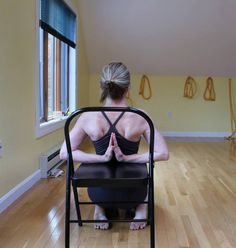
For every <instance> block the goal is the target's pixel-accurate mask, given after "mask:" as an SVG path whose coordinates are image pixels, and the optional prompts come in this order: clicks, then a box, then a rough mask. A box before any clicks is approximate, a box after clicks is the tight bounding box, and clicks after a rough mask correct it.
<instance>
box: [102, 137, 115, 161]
mask: <svg viewBox="0 0 236 248" xmlns="http://www.w3.org/2000/svg"><path fill="white" fill-rule="evenodd" d="M113 150H114V145H113V138H112V135H111V137H110V141H109V145H108V147H107V150H106V152H105V154H104V162H109V161H110V160H111V159H112V157H113Z"/></svg>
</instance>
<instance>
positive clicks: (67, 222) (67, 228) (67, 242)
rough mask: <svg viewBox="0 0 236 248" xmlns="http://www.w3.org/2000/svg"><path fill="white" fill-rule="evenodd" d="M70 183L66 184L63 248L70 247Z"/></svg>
mask: <svg viewBox="0 0 236 248" xmlns="http://www.w3.org/2000/svg"><path fill="white" fill-rule="evenodd" d="M70 190H71V189H70V181H68V180H67V182H66V206H65V208H66V209H65V248H69V247H70Z"/></svg>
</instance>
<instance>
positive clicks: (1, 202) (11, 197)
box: [0, 170, 41, 213]
mask: <svg viewBox="0 0 236 248" xmlns="http://www.w3.org/2000/svg"><path fill="white" fill-rule="evenodd" d="M40 177H41V174H40V170H37V171H35V172H34V173H33V174H32V175H31V176H29V177H27V178H26V179H25V180H24V181H22V182H21V183H19V184H18V185H17V186H16V187H14V188H13V189H12V190H10V191H9V192H8V193H7V194H5V195H4V196H3V197H1V198H0V213H2V212H3V211H4V210H5V209H6V208H8V207H9V206H10V205H11V204H12V203H13V202H14V201H15V200H17V199H18V198H19V197H20V196H21V195H22V194H24V193H25V192H26V191H27V190H28V189H30V188H31V187H32V186H33V185H34V184H35V183H36V182H37V181H38V180H39V179H40Z"/></svg>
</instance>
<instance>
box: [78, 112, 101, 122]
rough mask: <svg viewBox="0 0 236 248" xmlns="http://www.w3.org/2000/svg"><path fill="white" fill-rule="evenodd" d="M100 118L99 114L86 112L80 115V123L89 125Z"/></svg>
mask: <svg viewBox="0 0 236 248" xmlns="http://www.w3.org/2000/svg"><path fill="white" fill-rule="evenodd" d="M99 117H100V114H99V112H86V113H82V114H81V115H80V117H79V118H78V121H80V122H85V123H88V122H90V121H96V120H97V119H98V118H99Z"/></svg>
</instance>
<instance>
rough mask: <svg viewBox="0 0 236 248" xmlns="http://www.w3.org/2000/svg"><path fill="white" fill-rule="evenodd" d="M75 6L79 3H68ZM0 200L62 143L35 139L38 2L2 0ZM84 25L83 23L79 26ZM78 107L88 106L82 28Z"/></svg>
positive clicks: (54, 137)
mask: <svg viewBox="0 0 236 248" xmlns="http://www.w3.org/2000/svg"><path fill="white" fill-rule="evenodd" d="M68 2H69V4H73V7H76V6H77V1H76V0H73V1H72V0H71V1H68ZM0 19H1V22H0V33H1V35H0V140H1V141H2V143H3V149H4V154H3V157H2V158H0V197H1V196H3V195H4V194H6V193H7V192H8V191H9V190H11V189H12V188H13V187H15V186H16V185H17V184H19V183H20V182H21V181H22V180H24V179H25V178H27V177H28V176H30V175H31V174H32V173H33V172H35V171H36V170H37V169H38V166H39V162H38V159H39V155H40V154H41V153H42V152H45V151H47V150H48V149H50V148H52V147H54V146H55V145H56V144H58V143H59V142H61V141H62V139H63V130H62V129H60V130H57V131H55V132H53V133H51V134H49V135H46V136H44V137H42V138H40V139H36V138H35V96H34V94H35V46H36V42H35V36H36V33H35V32H36V25H37V24H36V1H18V0H11V1H9V0H1V1H0ZM79 23H80V22H79ZM78 37H79V44H78V46H79V53H78V64H79V70H78V91H79V96H78V104H79V105H80V106H82V105H87V104H88V98H87V97H86V96H88V84H87V83H85V82H88V79H89V77H88V75H89V74H88V67H87V61H86V56H85V53H84V44H83V35H82V33H81V29H80V28H79V34H78Z"/></svg>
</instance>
